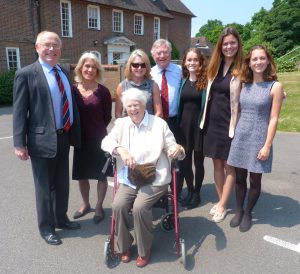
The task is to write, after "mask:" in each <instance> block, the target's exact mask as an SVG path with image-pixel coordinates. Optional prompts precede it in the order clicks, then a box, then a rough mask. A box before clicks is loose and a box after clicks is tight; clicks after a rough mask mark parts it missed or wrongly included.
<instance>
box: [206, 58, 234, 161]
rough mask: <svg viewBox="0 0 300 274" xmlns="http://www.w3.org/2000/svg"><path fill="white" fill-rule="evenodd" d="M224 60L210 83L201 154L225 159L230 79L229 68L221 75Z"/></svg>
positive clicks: (227, 143) (228, 142)
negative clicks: (209, 96)
mask: <svg viewBox="0 0 300 274" xmlns="http://www.w3.org/2000/svg"><path fill="white" fill-rule="evenodd" d="M223 67H224V62H222V63H221V65H220V68H219V70H218V74H217V76H216V78H215V79H214V81H213V83H212V85H211V98H210V100H209V102H208V106H207V107H208V109H207V117H206V123H205V126H204V134H203V156H205V157H209V158H213V159H221V160H227V158H228V154H229V150H230V144H231V140H232V139H231V138H230V137H229V135H228V132H229V124H230V117H231V112H230V81H231V78H232V75H231V69H229V70H228V71H227V73H226V75H225V76H223Z"/></svg>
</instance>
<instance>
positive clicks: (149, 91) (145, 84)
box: [122, 79, 154, 116]
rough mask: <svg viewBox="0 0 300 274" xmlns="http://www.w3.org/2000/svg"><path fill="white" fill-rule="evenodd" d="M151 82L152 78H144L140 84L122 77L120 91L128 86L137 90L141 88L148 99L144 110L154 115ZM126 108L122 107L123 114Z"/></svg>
mask: <svg viewBox="0 0 300 274" xmlns="http://www.w3.org/2000/svg"><path fill="white" fill-rule="evenodd" d="M153 83H154V80H151V79H145V80H144V81H143V82H142V83H141V84H139V85H137V84H136V83H134V82H133V81H130V80H127V79H124V80H123V81H122V93H123V92H125V91H126V90H128V89H130V88H137V89H139V90H142V91H144V92H146V93H147V94H148V101H147V105H146V110H147V111H148V113H149V114H153V115H154V107H153ZM126 115H127V114H126V110H125V109H124V107H123V115H122V116H126Z"/></svg>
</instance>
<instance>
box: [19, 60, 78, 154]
mask: <svg viewBox="0 0 300 274" xmlns="http://www.w3.org/2000/svg"><path fill="white" fill-rule="evenodd" d="M64 73H66V72H65V71H64ZM66 75H67V74H66ZM13 100H14V107H13V108H14V109H13V138H14V146H15V147H27V148H28V151H29V155H31V156H35V157H43V158H53V157H55V155H56V152H57V133H56V127H55V118H54V109H53V104H52V99H51V94H50V89H49V86H48V82H47V79H46V76H45V74H44V72H43V69H42V66H41V64H40V63H39V61H36V62H35V63H33V64H31V65H29V66H26V67H24V68H22V69H20V70H18V71H17V72H16V75H15V80H14V91H13ZM72 101H73V117H74V121H73V125H72V127H71V130H70V133H69V136H70V143H71V145H74V146H76V147H78V146H80V137H81V134H80V119H79V113H78V110H77V106H76V103H75V98H74V95H72Z"/></svg>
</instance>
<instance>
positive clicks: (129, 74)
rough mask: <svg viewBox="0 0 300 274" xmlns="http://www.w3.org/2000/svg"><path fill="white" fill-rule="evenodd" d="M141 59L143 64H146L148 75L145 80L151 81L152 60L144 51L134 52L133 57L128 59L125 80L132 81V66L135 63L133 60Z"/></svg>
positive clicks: (146, 74)
mask: <svg viewBox="0 0 300 274" xmlns="http://www.w3.org/2000/svg"><path fill="white" fill-rule="evenodd" d="M137 56H138V57H140V58H141V59H142V60H143V62H144V63H145V64H146V73H145V78H146V79H151V75H150V71H151V65H150V60H149V57H148V55H147V54H146V53H145V52H144V51H143V50H142V49H136V50H134V51H133V52H132V53H131V55H130V56H129V58H128V61H127V63H126V66H125V71H124V75H125V78H127V79H129V80H131V79H132V72H131V64H132V63H133V59H134V58H135V57H137Z"/></svg>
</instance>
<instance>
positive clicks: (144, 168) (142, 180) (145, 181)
mask: <svg viewBox="0 0 300 274" xmlns="http://www.w3.org/2000/svg"><path fill="white" fill-rule="evenodd" d="M155 178H156V167H155V165H154V164H153V163H145V164H140V165H136V166H135V168H133V169H132V168H128V180H129V181H130V182H131V183H132V184H133V185H135V186H137V187H142V186H145V185H149V184H151V183H153V182H154V180H155Z"/></svg>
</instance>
